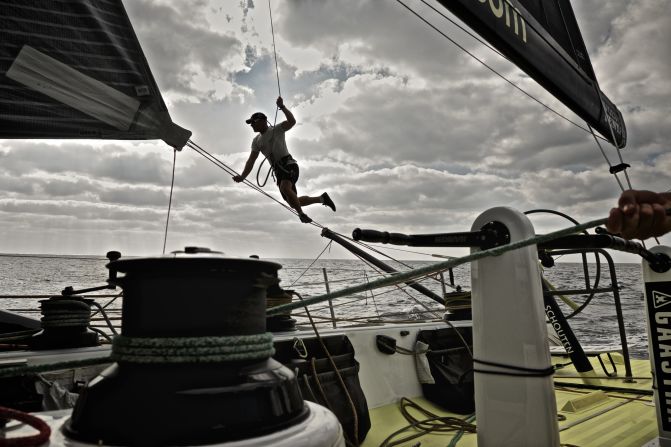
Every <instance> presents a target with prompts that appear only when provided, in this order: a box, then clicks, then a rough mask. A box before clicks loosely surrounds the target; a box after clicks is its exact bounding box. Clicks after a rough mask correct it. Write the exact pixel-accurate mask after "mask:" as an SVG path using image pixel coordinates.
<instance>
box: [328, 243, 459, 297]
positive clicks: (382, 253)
mask: <svg viewBox="0 0 671 447" xmlns="http://www.w3.org/2000/svg"><path fill="white" fill-rule="evenodd" d="M331 231H332V230H331ZM332 233H334V234H337V235H338V236H340V237H342V238H343V239H347V240H349V241H351V242H352V243H353V244H356V245H359V246H361V247H364V248H367V249H368V250H371V251H373V252H375V253H377V254H379V255H381V256H384V257H385V258H387V259H390V260H392V261H394V262H398V263H399V264H401V265H402V266H404V267H407V268H409V269H413V268H414V267H413V266H411V265H409V264H406V263H405V262H403V261H400V260H398V259H395V258H392V257H391V256H390V255H388V254H387V253H384V252H383V251H380V250H378V249H377V248H375V247H373V246H372V245H368V244H366V243H364V242H362V241H355V240H354V239H352V238H351V237H349V236H345V235H344V234H340V233H338V232H336V231H332ZM386 248H387V249H388V250H394V249H393V248H391V247H386ZM397 250H398V249H397ZM401 251H410V250H401ZM411 253H417V252H411ZM417 254H424V253H417ZM427 256H430V255H427ZM428 278H430V279H433V280H434V281H436V282H440V280H439V279H438V278H434V277H431V276H429V277H428ZM450 287H452V288H454V286H452V285H450Z"/></svg>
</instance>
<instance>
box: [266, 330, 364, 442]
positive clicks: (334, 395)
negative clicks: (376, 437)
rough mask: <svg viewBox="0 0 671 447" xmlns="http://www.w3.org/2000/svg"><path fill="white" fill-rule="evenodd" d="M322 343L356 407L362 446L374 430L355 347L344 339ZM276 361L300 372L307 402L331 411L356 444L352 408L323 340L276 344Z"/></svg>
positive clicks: (339, 337)
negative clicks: (362, 387) (361, 381)
mask: <svg viewBox="0 0 671 447" xmlns="http://www.w3.org/2000/svg"><path fill="white" fill-rule="evenodd" d="M322 341H323V342H324V344H325V345H326V349H327V350H328V352H329V353H330V354H331V358H332V359H333V361H334V362H335V364H336V366H337V368H338V372H339V373H340V376H341V377H342V379H343V382H344V383H345V386H346V387H347V392H348V393H349V396H350V397H351V399H352V401H353V403H354V407H355V409H356V417H357V422H358V432H357V436H356V439H358V443H361V442H363V440H364V439H365V438H366V434H368V430H370V416H369V415H368V403H367V402H366V396H365V395H364V394H363V390H362V389H361V384H360V383H359V362H357V361H356V360H355V359H354V347H353V346H352V343H350V341H349V339H348V338H347V337H346V336H344V335H334V336H329V337H322ZM273 358H274V359H275V360H277V361H278V362H280V363H282V364H284V365H285V366H287V367H289V368H291V369H292V370H293V371H296V372H297V376H298V383H299V385H300V389H301V394H302V396H303V399H305V400H309V401H311V402H315V403H318V404H319V405H322V406H324V407H326V408H328V409H330V410H331V411H332V412H333V413H334V414H335V415H336V416H337V417H338V420H339V421H340V424H341V425H342V426H343V430H344V432H345V435H346V437H347V439H349V440H353V439H354V438H355V437H354V414H353V412H352V406H351V405H350V402H349V400H348V398H347V394H346V393H345V391H344V390H343V388H342V385H341V384H340V381H339V380H338V377H337V375H336V373H335V371H334V370H333V366H332V365H331V362H330V361H329V359H328V357H327V355H326V353H325V352H324V349H323V348H322V346H321V344H320V343H319V340H317V339H316V338H307V339H297V338H295V339H293V340H286V341H280V342H276V343H275V355H274V356H273Z"/></svg>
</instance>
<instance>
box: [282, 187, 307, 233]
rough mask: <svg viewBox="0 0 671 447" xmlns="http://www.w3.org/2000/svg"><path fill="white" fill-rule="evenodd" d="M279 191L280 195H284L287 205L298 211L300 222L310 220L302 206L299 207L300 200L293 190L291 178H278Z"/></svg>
mask: <svg viewBox="0 0 671 447" xmlns="http://www.w3.org/2000/svg"><path fill="white" fill-rule="evenodd" d="M280 192H281V193H282V197H284V200H286V201H287V203H288V204H289V206H291V207H292V208H293V209H295V210H296V212H298V217H300V219H301V222H303V223H310V222H312V219H310V218H309V217H308V216H307V214H305V213H304V212H303V208H301V201H300V200H299V199H298V196H297V195H296V191H295V190H294V187H293V184H292V183H291V180H287V179H282V180H280Z"/></svg>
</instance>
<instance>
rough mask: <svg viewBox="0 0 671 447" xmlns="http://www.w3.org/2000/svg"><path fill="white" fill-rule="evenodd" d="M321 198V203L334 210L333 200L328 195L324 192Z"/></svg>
mask: <svg viewBox="0 0 671 447" xmlns="http://www.w3.org/2000/svg"><path fill="white" fill-rule="evenodd" d="M322 200H323V203H322V205H324V206H328V207H329V208H331V209H332V210H333V211H334V212H335V210H336V206H335V203H333V200H331V198H330V197H329V195H328V194H326V193H324V194H322Z"/></svg>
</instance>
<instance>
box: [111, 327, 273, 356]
mask: <svg viewBox="0 0 671 447" xmlns="http://www.w3.org/2000/svg"><path fill="white" fill-rule="evenodd" d="M274 353H275V350H274V348H273V336H272V334H271V333H269V332H266V333H264V334H254V335H235V336H228V337H166V338H149V337H147V338H144V337H126V336H122V335H119V336H116V337H114V341H113V344H112V360H114V361H121V362H131V363H217V362H226V361H238V360H259V359H266V358H269V357H271V356H272V355H273V354H274Z"/></svg>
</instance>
